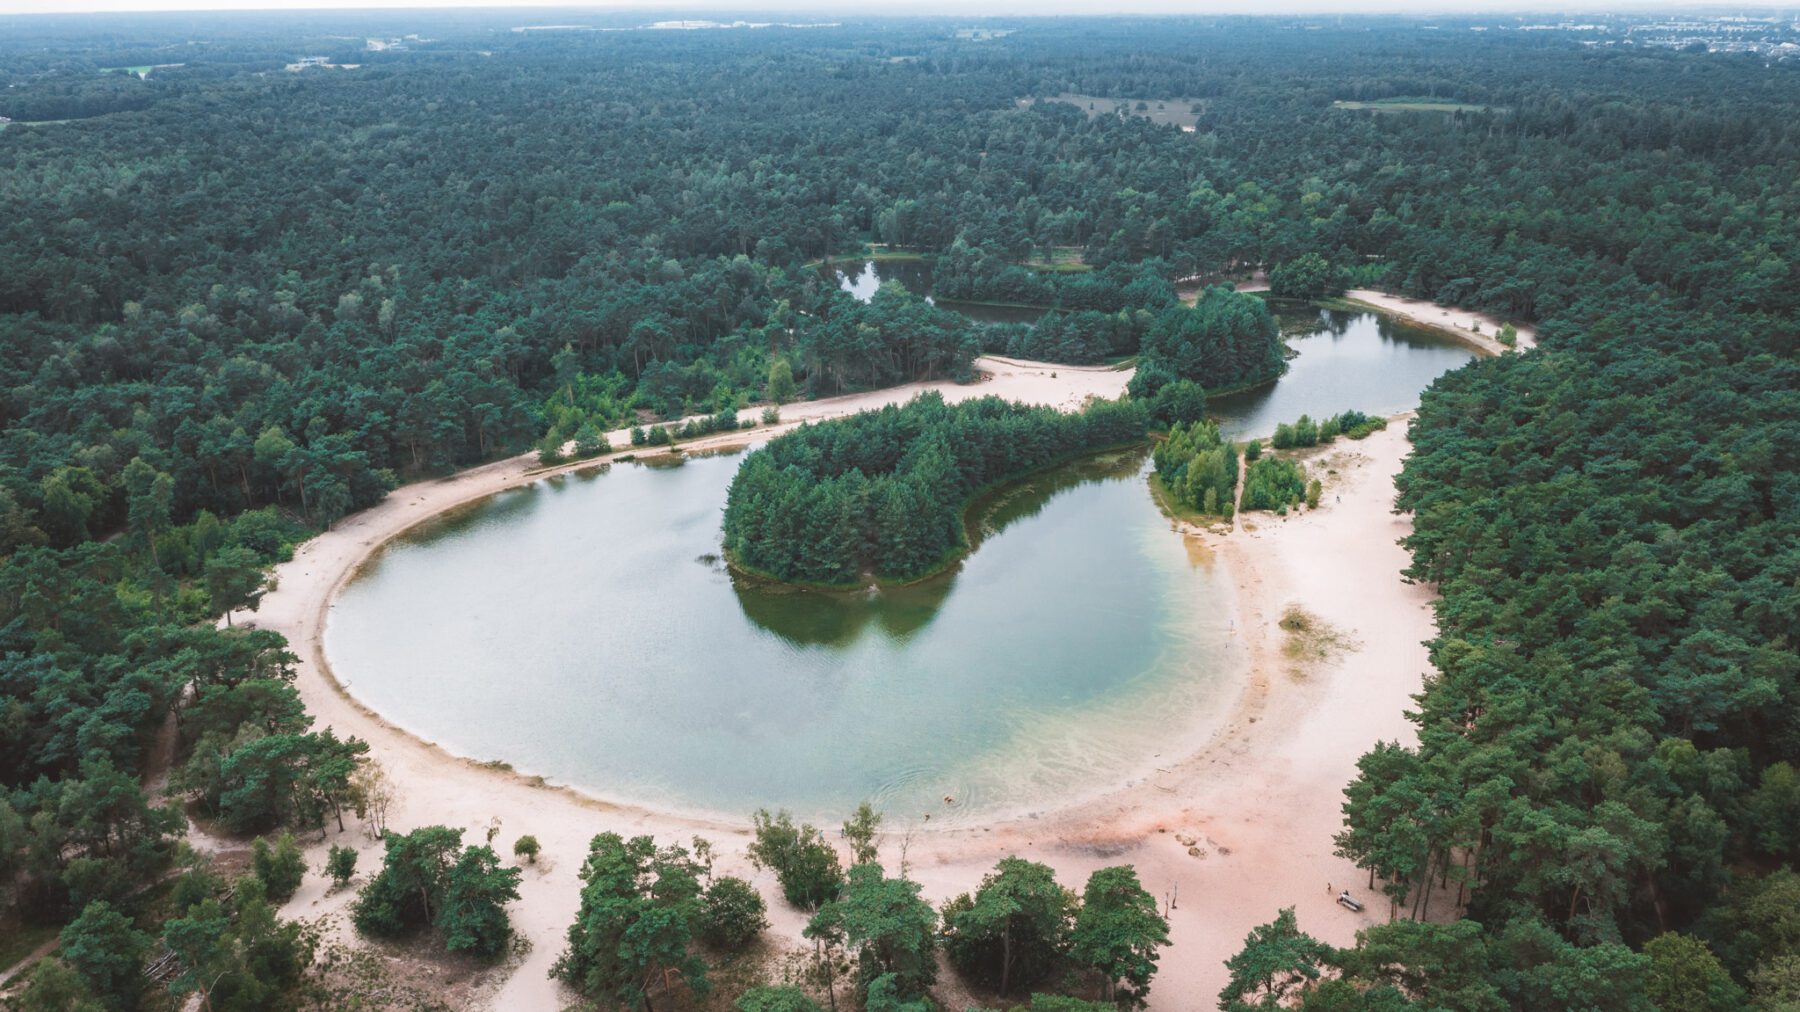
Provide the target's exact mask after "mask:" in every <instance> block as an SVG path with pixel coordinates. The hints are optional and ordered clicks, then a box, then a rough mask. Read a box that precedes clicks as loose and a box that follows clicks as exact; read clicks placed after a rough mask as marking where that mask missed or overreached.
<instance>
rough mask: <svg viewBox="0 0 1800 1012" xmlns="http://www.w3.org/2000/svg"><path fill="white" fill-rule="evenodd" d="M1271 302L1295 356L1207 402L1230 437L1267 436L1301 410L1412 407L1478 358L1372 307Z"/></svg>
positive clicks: (1319, 414)
mask: <svg viewBox="0 0 1800 1012" xmlns="http://www.w3.org/2000/svg"><path fill="white" fill-rule="evenodd" d="M1269 305H1270V308H1271V309H1274V310H1275V316H1276V319H1277V320H1278V321H1279V322H1280V324H1281V330H1282V335H1283V337H1284V338H1285V339H1286V341H1287V346H1288V349H1289V351H1290V352H1291V353H1293V357H1291V358H1289V359H1288V369H1287V372H1286V373H1285V374H1283V375H1282V377H1281V378H1280V379H1279V380H1277V381H1275V382H1274V383H1270V384H1267V385H1265V386H1260V387H1257V388H1255V389H1253V390H1246V391H1243V392H1241V393H1235V394H1227V395H1225V396H1223V397H1213V398H1210V399H1209V400H1208V401H1207V404H1206V409H1207V413H1208V414H1209V415H1211V416H1213V417H1214V418H1215V419H1217V420H1218V422H1219V428H1220V429H1222V430H1223V431H1224V433H1225V434H1226V435H1227V436H1232V437H1237V438H1243V439H1247V438H1251V437H1257V436H1261V437H1268V436H1270V435H1273V434H1274V432H1275V426H1276V425H1278V424H1279V423H1281V422H1291V421H1294V420H1295V419H1297V418H1299V417H1300V416H1301V415H1303V414H1305V415H1311V416H1312V417H1313V418H1314V419H1315V420H1317V419H1320V418H1324V417H1326V416H1328V415H1336V414H1340V413H1342V412H1344V411H1349V410H1352V409H1354V410H1357V411H1361V412H1364V413H1366V414H1370V415H1391V414H1396V413H1398V412H1401V411H1410V410H1412V409H1413V408H1416V407H1418V406H1419V393H1420V392H1421V391H1423V390H1424V389H1425V388H1426V387H1428V386H1430V385H1431V381H1432V380H1435V379H1437V378H1438V377H1439V376H1442V375H1443V374H1444V373H1446V372H1449V371H1450V370H1451V369H1455V368H1457V367H1458V366H1460V365H1462V364H1463V363H1465V362H1467V361H1469V360H1470V359H1472V358H1474V357H1475V353H1474V352H1473V351H1471V350H1470V349H1469V347H1468V345H1465V344H1463V343H1462V342H1460V341H1458V340H1457V339H1456V338H1454V337H1451V336H1450V335H1448V334H1445V333H1443V332H1441V331H1437V330H1432V329H1431V328H1429V327H1420V326H1417V325H1415V324H1410V323H1404V322H1401V321H1399V320H1395V319H1393V318H1391V317H1388V316H1383V315H1381V314H1380V313H1376V312H1373V311H1369V310H1342V309H1320V308H1318V307H1316V306H1312V305H1309V304H1307V303H1303V302H1282V301H1277V300H1271V301H1270V303H1269Z"/></svg>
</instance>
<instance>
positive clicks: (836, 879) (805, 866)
mask: <svg viewBox="0 0 1800 1012" xmlns="http://www.w3.org/2000/svg"><path fill="white" fill-rule="evenodd" d="M752 819H753V821H754V822H755V824H756V839H755V840H754V841H752V842H751V844H750V861H751V863H752V864H755V865H756V866H757V867H758V868H765V869H768V870H769V871H773V872H774V873H775V878H776V880H777V881H779V882H780V883H781V894H782V895H783V896H785V897H786V898H787V901H788V902H789V903H792V904H793V905H794V906H797V907H799V908H801V909H802V910H816V909H818V907H819V905H820V904H822V903H824V902H826V901H827V900H831V899H835V898H836V897H837V894H838V890H840V889H841V888H843V885H844V872H843V869H842V868H840V867H839V866H838V857H837V851H835V850H832V849H831V845H830V844H828V843H826V842H825V838H824V836H823V835H822V834H821V833H820V832H819V831H818V830H817V829H815V828H814V827H813V826H811V825H808V824H805V823H802V824H801V825H799V826H796V825H794V818H793V816H791V815H789V814H788V813H787V812H786V811H780V812H777V813H775V814H774V815H772V816H771V815H770V814H769V812H768V810H767V809H758V810H757V811H756V814H755V815H754V816H753V817H752Z"/></svg>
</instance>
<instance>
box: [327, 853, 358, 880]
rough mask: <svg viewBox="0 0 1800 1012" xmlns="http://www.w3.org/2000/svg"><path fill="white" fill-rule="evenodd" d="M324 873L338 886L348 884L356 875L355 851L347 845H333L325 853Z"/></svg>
mask: <svg viewBox="0 0 1800 1012" xmlns="http://www.w3.org/2000/svg"><path fill="white" fill-rule="evenodd" d="M325 874H327V875H329V876H331V881H332V882H334V883H336V884H338V885H340V886H342V885H347V884H349V882H350V880H351V879H352V878H353V877H355V875H356V851H354V850H352V849H350V848H349V847H337V846H333V847H332V848H331V850H330V852H328V853H327V854H326V855H325Z"/></svg>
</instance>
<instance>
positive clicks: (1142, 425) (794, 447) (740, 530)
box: [725, 394, 1149, 587]
mask: <svg viewBox="0 0 1800 1012" xmlns="http://www.w3.org/2000/svg"><path fill="white" fill-rule="evenodd" d="M1148 417H1149V416H1148V413H1147V412H1146V410H1145V408H1144V407H1143V405H1142V404H1140V403H1137V402H1135V401H1117V402H1114V401H1099V402H1096V403H1093V404H1090V405H1088V406H1087V407H1086V408H1085V409H1084V410H1082V411H1079V412H1075V413H1072V414H1071V413H1065V412H1061V411H1057V410H1056V409H1054V408H1041V407H1028V406H1026V405H1022V404H1015V403H1011V402H1008V401H1003V400H1000V399H999V398H996V397H983V398H980V399H977V400H972V401H964V402H962V403H960V404H955V405H949V404H945V403H944V400H943V398H942V397H939V396H936V395H933V394H927V395H923V396H921V397H919V398H917V399H915V400H913V401H911V402H909V403H907V404H906V405H904V406H902V407H897V408H892V407H891V408H885V409H883V410H880V411H869V412H863V413H861V414H857V415H852V416H850V417H848V418H844V419H839V420H836V421H830V422H823V423H820V424H818V425H808V426H804V427H802V428H800V429H798V430H796V431H794V432H790V433H787V434H786V435H782V436H778V437H776V438H775V439H773V440H771V441H770V442H769V444H768V445H767V446H765V447H763V448H761V449H759V450H757V451H755V452H754V453H751V454H750V455H749V456H748V457H745V458H744V462H743V464H742V465H740V466H739V468H738V473H737V477H735V478H734V479H733V480H732V483H731V492H730V496H729V498H728V499H727V501H726V507H725V549H726V551H727V552H729V553H731V557H732V560H733V561H734V562H735V563H737V564H738V565H740V566H742V567H744V568H745V569H747V570H749V571H751V572H753V573H759V574H764V575H769V576H773V577H775V578H777V579H780V580H786V581H791V582H798V583H809V584H816V585H820V586H832V587H842V586H853V585H855V584H857V583H858V582H861V581H863V580H867V579H876V580H892V581H907V580H916V579H919V578H921V577H924V576H929V575H930V574H932V573H933V572H936V571H937V570H940V569H942V568H944V567H945V566H947V565H949V564H950V563H951V562H953V561H955V558H956V556H957V555H959V554H960V553H962V552H963V551H965V550H967V548H968V546H969V537H968V532H967V529H966V526H965V524H964V513H965V512H966V511H967V510H968V507H969V504H970V500H971V499H972V498H974V496H975V495H976V494H977V493H979V492H981V491H982V490H984V489H986V488H989V487H992V486H994V485H997V484H999V483H1001V482H1004V481H1007V480H1010V479H1013V478H1018V477H1020V476H1022V475H1024V474H1026V473H1028V472H1031V471H1035V470H1039V469H1041V468H1044V467H1048V466H1050V465H1051V464H1055V463H1059V462H1062V461H1066V460H1068V459H1070V458H1072V457H1074V456H1076V455H1078V454H1082V453H1090V452H1093V451H1095V450H1099V449H1103V448H1106V447H1113V446H1120V445H1123V444H1126V443H1129V442H1133V441H1137V440H1141V439H1143V438H1144V433H1145V430H1146V426H1147V424H1148Z"/></svg>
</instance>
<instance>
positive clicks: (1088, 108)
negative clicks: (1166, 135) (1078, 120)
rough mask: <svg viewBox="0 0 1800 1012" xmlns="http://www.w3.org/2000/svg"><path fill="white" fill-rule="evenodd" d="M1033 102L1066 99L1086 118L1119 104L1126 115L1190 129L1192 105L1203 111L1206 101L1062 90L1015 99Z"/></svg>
mask: <svg viewBox="0 0 1800 1012" xmlns="http://www.w3.org/2000/svg"><path fill="white" fill-rule="evenodd" d="M1034 102H1067V103H1069V104H1070V105H1073V106H1075V107H1076V108H1078V109H1081V110H1082V111H1083V112H1085V113H1087V114H1088V119H1094V118H1095V117H1098V116H1112V115H1115V114H1116V113H1117V112H1118V111H1119V110H1120V109H1121V108H1123V109H1124V111H1125V113H1126V114H1127V115H1130V116H1142V117H1144V118H1145V119H1147V120H1149V121H1150V122H1152V123H1155V124H1158V125H1160V126H1169V125H1174V126H1178V127H1181V128H1182V129H1184V130H1192V129H1194V124H1195V123H1196V122H1197V121H1198V120H1199V118H1200V114H1199V113H1197V112H1195V111H1194V110H1195V109H1199V110H1200V111H1201V112H1205V111H1206V101H1205V100H1204V99H1198V98H1103V97H1101V96H1099V95H1077V94H1075V93H1073V92H1064V93H1062V94H1061V95H1046V96H1042V97H1038V98H1022V99H1019V105H1020V107H1024V106H1028V105H1031V104H1032V103H1034Z"/></svg>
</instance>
